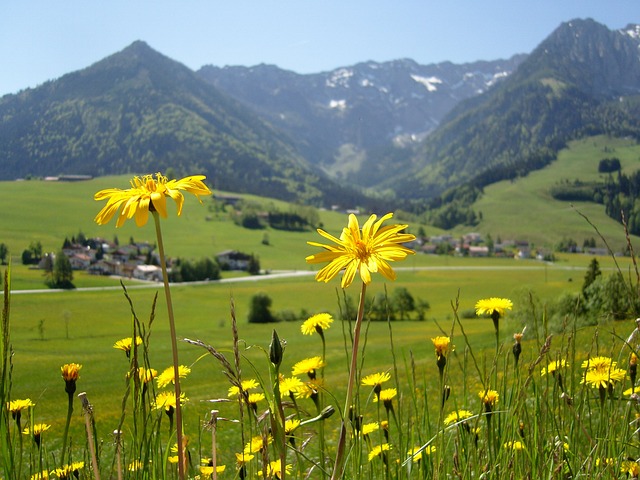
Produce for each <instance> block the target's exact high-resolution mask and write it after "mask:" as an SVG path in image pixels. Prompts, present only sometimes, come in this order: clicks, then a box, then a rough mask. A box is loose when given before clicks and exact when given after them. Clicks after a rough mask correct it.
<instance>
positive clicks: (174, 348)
mask: <svg viewBox="0 0 640 480" xmlns="http://www.w3.org/2000/svg"><path fill="white" fill-rule="evenodd" d="M151 213H152V214H153V220H154V222H155V225H156V236H157V238H158V253H159V255H160V268H162V280H163V282H164V295H165V298H166V300H167V314H168V316H169V330H170V334H171V352H172V353H173V376H174V387H175V394H176V441H177V444H178V478H179V479H180V480H184V479H185V458H184V445H183V444H182V408H181V405H180V370H179V367H178V341H177V339H176V325H175V320H174V317H173V303H172V302H171V290H170V289H169V277H168V275H167V262H166V259H165V256H164V244H163V243H162V231H161V230H160V216H159V215H158V212H156V211H155V210H154V211H152V212H151Z"/></svg>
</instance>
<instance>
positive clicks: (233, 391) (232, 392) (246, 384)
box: [227, 378, 260, 397]
mask: <svg viewBox="0 0 640 480" xmlns="http://www.w3.org/2000/svg"><path fill="white" fill-rule="evenodd" d="M240 385H241V386H242V391H243V392H248V391H249V390H253V389H254V388H258V386H259V385H260V384H259V383H258V381H257V380H255V379H253V378H251V379H249V380H243V381H242V382H241V383H240ZM238 395H240V388H238V386H237V385H233V386H231V387H229V393H228V394H227V396H228V397H236V396H238Z"/></svg>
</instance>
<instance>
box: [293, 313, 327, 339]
mask: <svg viewBox="0 0 640 480" xmlns="http://www.w3.org/2000/svg"><path fill="white" fill-rule="evenodd" d="M332 323H333V317H332V316H331V315H330V314H328V313H318V314H317V315H313V316H311V317H309V318H307V319H306V320H305V321H304V322H302V325H301V326H300V330H301V331H302V334H303V335H313V334H314V333H316V332H317V333H322V332H323V331H324V330H327V329H328V328H329V327H330V326H331V324H332Z"/></svg>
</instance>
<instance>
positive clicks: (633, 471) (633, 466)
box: [620, 460, 640, 478]
mask: <svg viewBox="0 0 640 480" xmlns="http://www.w3.org/2000/svg"><path fill="white" fill-rule="evenodd" d="M620 471H621V472H622V473H626V474H628V475H629V476H630V477H631V478H638V476H640V463H638V462H635V461H633V460H623V461H622V464H621V465H620Z"/></svg>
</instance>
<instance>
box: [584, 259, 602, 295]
mask: <svg viewBox="0 0 640 480" xmlns="http://www.w3.org/2000/svg"><path fill="white" fill-rule="evenodd" d="M600 275H602V272H601V271H600V264H599V263H598V259H596V258H593V259H591V262H590V263H589V267H588V268H587V273H585V275H584V282H583V283H582V295H584V296H585V298H587V288H589V285H591V284H592V283H593V282H595V281H596V278H598V277H599V276H600Z"/></svg>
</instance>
